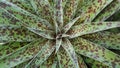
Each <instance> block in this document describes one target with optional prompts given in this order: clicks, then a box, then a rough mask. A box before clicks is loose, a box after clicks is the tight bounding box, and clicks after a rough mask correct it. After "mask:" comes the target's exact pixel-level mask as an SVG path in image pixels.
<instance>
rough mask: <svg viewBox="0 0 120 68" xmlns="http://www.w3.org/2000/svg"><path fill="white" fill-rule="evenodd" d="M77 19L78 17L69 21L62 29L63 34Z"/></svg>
mask: <svg viewBox="0 0 120 68" xmlns="http://www.w3.org/2000/svg"><path fill="white" fill-rule="evenodd" d="M79 18H80V16H79V17H77V18H75V19H73V20H72V21H70V22H69V23H68V24H66V25H65V26H64V27H63V32H64V33H66V32H67V31H68V30H69V29H70V28H71V27H72V26H73V25H74V24H75V22H76V21H77V20H78V19H79Z"/></svg>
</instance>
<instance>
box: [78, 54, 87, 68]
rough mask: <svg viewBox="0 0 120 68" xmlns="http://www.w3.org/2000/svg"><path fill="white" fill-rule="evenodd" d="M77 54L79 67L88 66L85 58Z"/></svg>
mask: <svg viewBox="0 0 120 68" xmlns="http://www.w3.org/2000/svg"><path fill="white" fill-rule="evenodd" d="M77 56H78V63H79V68H88V67H87V65H86V64H85V62H84V59H83V58H82V57H81V55H78V54H77Z"/></svg>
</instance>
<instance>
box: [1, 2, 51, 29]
mask: <svg viewBox="0 0 120 68" xmlns="http://www.w3.org/2000/svg"><path fill="white" fill-rule="evenodd" d="M0 7H2V8H3V9H4V11H6V12H9V13H10V14H11V15H13V16H15V17H16V19H18V20H19V21H22V24H27V26H31V27H33V28H39V29H41V30H42V29H43V28H44V29H48V28H51V25H50V24H49V22H47V21H46V20H44V19H42V18H40V17H38V16H36V15H34V14H31V13H30V12H27V11H26V10H24V9H22V8H20V7H18V6H17V5H15V4H13V3H11V2H8V1H6V0H2V1H0ZM0 10H2V9H0ZM33 24H34V26H33Z"/></svg>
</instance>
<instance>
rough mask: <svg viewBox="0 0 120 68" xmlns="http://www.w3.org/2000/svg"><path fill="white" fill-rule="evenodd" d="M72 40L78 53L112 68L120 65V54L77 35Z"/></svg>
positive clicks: (117, 67)
mask: <svg viewBox="0 0 120 68" xmlns="http://www.w3.org/2000/svg"><path fill="white" fill-rule="evenodd" d="M73 40H74V42H73V45H74V48H75V50H76V52H77V53H78V54H81V55H84V56H87V57H89V58H92V59H94V60H97V61H99V62H102V63H103V64H105V65H107V66H109V67H112V68H119V67H120V55H117V54H115V53H113V52H112V51H110V50H108V49H106V48H104V47H101V46H99V45H97V44H94V43H92V42H90V41H87V40H85V39H82V38H79V37H78V38H76V39H73ZM73 40H71V41H73Z"/></svg>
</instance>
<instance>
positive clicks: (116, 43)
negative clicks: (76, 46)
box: [83, 31, 120, 50]
mask: <svg viewBox="0 0 120 68" xmlns="http://www.w3.org/2000/svg"><path fill="white" fill-rule="evenodd" d="M83 38H86V39H87V40H89V41H92V42H94V43H97V44H99V45H101V46H103V47H106V48H108V49H116V50H120V35H119V34H114V33H111V32H107V31H103V32H98V33H94V34H88V35H85V36H83Z"/></svg>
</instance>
